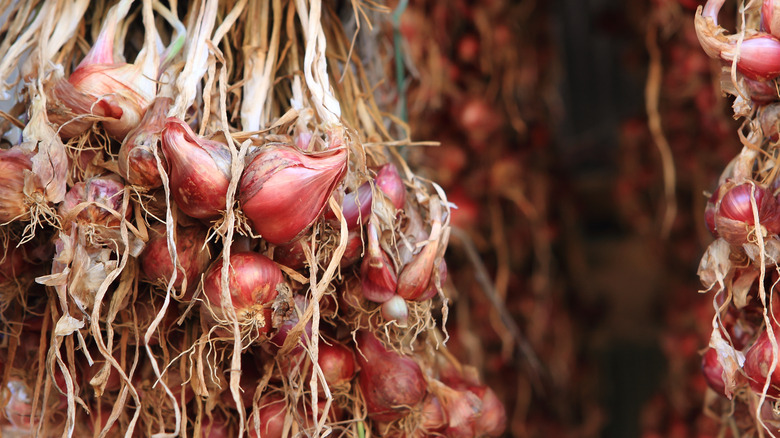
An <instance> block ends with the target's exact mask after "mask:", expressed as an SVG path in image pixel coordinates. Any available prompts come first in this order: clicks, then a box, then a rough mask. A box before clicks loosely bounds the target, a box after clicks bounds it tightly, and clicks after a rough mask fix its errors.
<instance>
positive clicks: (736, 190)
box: [715, 183, 780, 245]
mask: <svg viewBox="0 0 780 438" xmlns="http://www.w3.org/2000/svg"><path fill="white" fill-rule="evenodd" d="M751 199H755V203H756V207H757V209H758V219H759V222H760V223H761V225H762V226H763V227H764V228H766V230H767V231H768V232H769V233H770V234H776V233H777V232H778V231H780V211H778V206H777V201H776V200H775V198H774V197H773V196H772V194H771V193H769V191H768V190H767V189H766V188H764V187H762V186H759V185H758V184H752V183H742V184H738V185H735V186H733V187H731V188H730V189H728V190H727V191H726V192H725V193H724V194H723V197H722V198H721V200H720V202H719V203H718V209H717V212H716V214H715V227H716V230H717V232H718V235H719V236H720V237H723V238H724V239H726V241H727V242H729V243H731V244H732V245H742V244H743V243H746V242H747V241H748V238H749V234H750V233H751V232H752V230H753V225H754V223H755V221H754V216H753V207H752V203H751Z"/></svg>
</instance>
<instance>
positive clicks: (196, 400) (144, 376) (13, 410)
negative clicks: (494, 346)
mask: <svg viewBox="0 0 780 438" xmlns="http://www.w3.org/2000/svg"><path fill="white" fill-rule="evenodd" d="M0 3H2V4H3V10H4V11H6V13H7V14H8V15H7V17H8V19H7V20H6V22H5V24H3V26H2V29H0V31H2V37H3V41H2V43H0V55H2V56H0V59H2V61H0V91H1V92H2V93H4V96H5V98H6V99H7V101H8V102H10V103H11V105H9V106H8V107H7V109H6V111H4V112H3V113H2V116H3V118H2V120H3V121H2V123H0V128H2V132H3V137H2V138H3V142H2V144H0V243H2V252H1V254H2V257H1V258H0V292H2V299H0V309H1V310H2V318H0V324H2V327H3V330H2V342H0V371H1V372H0V376H1V377H0V378H1V379H2V381H1V382H0V383H1V385H0V407H2V409H0V430H1V431H2V434H9V435H11V436H15V435H30V434H32V435H36V436H87V435H92V436H135V435H142V436H152V435H155V436H179V435H181V436H196V437H197V436H209V437H218V436H246V435H249V436H262V437H282V436H303V435H306V436H326V435H329V434H330V435H332V436H354V437H362V436H366V435H369V434H371V433H373V434H377V435H380V436H420V437H423V436H453V437H468V436H498V435H500V434H502V433H503V430H504V428H505V423H506V413H505V411H504V407H503V406H502V405H501V403H500V402H499V401H498V399H497V397H496V395H495V393H493V391H492V390H491V389H490V388H488V387H487V386H485V385H484V384H482V383H481V381H480V378H479V376H478V375H477V373H476V371H475V370H473V369H471V368H469V367H466V366H462V365H461V364H460V363H458V361H457V360H455V359H454V358H453V357H452V356H451V355H450V354H449V353H448V352H447V350H446V347H445V346H444V342H445V340H446V336H445V335H444V333H446V331H445V330H442V328H443V327H444V324H445V322H446V317H447V293H446V291H445V287H444V286H445V282H446V279H447V269H446V264H445V262H444V259H443V256H444V252H445V250H446V248H447V243H448V238H449V221H450V207H451V204H450V203H448V201H447V198H446V195H445V193H444V191H443V190H441V188H440V187H439V186H437V185H436V184H435V183H434V182H431V181H427V180H424V179H422V178H419V177H417V176H415V174H414V173H413V172H412V170H411V169H410V168H409V167H408V166H407V164H406V162H405V161H404V160H403V158H402V155H401V154H399V153H398V152H397V150H396V149H395V148H397V147H398V145H408V144H410V141H409V140H408V137H409V135H408V132H407V131H408V129H407V128H406V126H405V125H404V124H403V123H400V122H398V121H397V120H398V119H396V118H394V117H392V116H391V115H390V114H386V113H383V112H382V111H381V109H380V108H379V107H378V106H377V104H376V102H375V101H374V97H373V95H372V90H373V83H372V80H371V79H370V78H368V77H367V76H366V73H365V70H364V68H363V65H362V63H361V60H360V59H359V58H358V57H357V55H355V54H354V53H353V51H352V50H351V48H350V36H348V35H346V34H345V32H344V29H343V27H342V22H341V20H340V19H339V12H341V11H338V10H335V9H334V8H336V7H337V5H335V4H333V3H331V2H324V3H323V2H321V1H319V0H309V1H306V0H296V1H284V0H272V1H262V0H239V1H220V0H202V1H199V2H192V3H186V2H182V3H181V4H180V3H179V2H177V1H175V0H170V1H159V0H138V1H133V0H119V1H118V2H114V1H107V2H106V1H95V2H88V1H85V0H73V1H66V0H42V1H37V2H36V1H33V2H14V1H7V2H0ZM371 7H372V9H373V10H372V11H371V13H370V14H368V13H365V12H364V13H361V14H358V15H355V16H354V18H355V19H357V20H367V19H369V18H370V19H372V20H373V19H376V20H382V19H384V18H383V17H384V16H386V15H387V13H388V12H389V9H388V8H386V7H384V6H382V5H379V4H374V3H372V6H371ZM345 8H346V9H348V10H349V11H352V8H351V7H349V6H348V5H347V6H345ZM364 24H370V23H364ZM360 37H361V38H366V37H368V38H374V36H371V35H363V34H361V36H360ZM11 60H13V62H12V61H11ZM366 61H367V62H368V61H370V62H381V60H373V59H372V60H366ZM397 138H401V141H397V140H396V139H397ZM766 199H769V198H768V197H767V198H766ZM773 206H774V204H772V205H771V206H770V207H773ZM770 207H767V208H768V209H769V208H770ZM771 211H772V212H773V211H774V210H771Z"/></svg>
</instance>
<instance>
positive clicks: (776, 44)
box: [721, 35, 780, 80]
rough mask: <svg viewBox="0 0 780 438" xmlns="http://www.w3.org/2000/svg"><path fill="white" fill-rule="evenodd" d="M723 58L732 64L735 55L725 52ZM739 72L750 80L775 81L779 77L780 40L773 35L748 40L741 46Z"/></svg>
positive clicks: (738, 62) (738, 63)
mask: <svg viewBox="0 0 780 438" xmlns="http://www.w3.org/2000/svg"><path fill="white" fill-rule="evenodd" d="M734 51H735V52H736V47H735V50H734ZM721 58H723V59H724V60H725V61H729V62H730V61H731V60H732V59H734V55H733V54H730V53H727V52H724V53H722V54H721ZM737 70H739V71H740V73H742V74H743V75H745V77H747V78H748V79H756V80H761V79H773V78H776V77H777V76H779V75H780V40H778V39H777V38H775V37H774V36H772V35H759V36H755V37H752V38H746V39H745V40H744V41H742V45H741V46H740V50H739V60H738V61H737Z"/></svg>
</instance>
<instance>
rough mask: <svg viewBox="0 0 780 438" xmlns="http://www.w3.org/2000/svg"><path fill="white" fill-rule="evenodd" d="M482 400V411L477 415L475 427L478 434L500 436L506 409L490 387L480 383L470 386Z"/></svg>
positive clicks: (503, 426)
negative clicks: (479, 384)
mask: <svg viewBox="0 0 780 438" xmlns="http://www.w3.org/2000/svg"><path fill="white" fill-rule="evenodd" d="M470 390H471V392H472V393H474V394H475V395H476V396H477V397H479V399H480V400H481V401H482V413H481V414H480V415H479V416H478V417H477V420H476V423H475V425H474V426H475V429H476V432H477V435H479V436H501V435H503V433H504V430H505V429H506V409H505V408H504V404H503V403H501V401H500V400H499V399H498V397H496V393H495V392H493V390H492V389H490V387H488V386H485V385H481V386H476V387H471V388H470Z"/></svg>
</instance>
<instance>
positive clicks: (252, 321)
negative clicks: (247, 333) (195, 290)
mask: <svg viewBox="0 0 780 438" xmlns="http://www.w3.org/2000/svg"><path fill="white" fill-rule="evenodd" d="M222 264H223V259H222V258H220V259H219V260H217V261H215V262H214V263H213V264H212V265H211V267H209V269H208V271H206V274H205V279H204V280H203V282H204V283H203V292H204V293H205V294H206V297H208V300H209V308H210V310H211V311H212V312H213V313H214V315H216V316H217V318H224V316H222V315H223V313H222V305H223V303H222V282H221V278H222ZM283 282H284V277H283V276H282V271H281V270H280V269H279V267H278V266H276V263H274V262H273V261H271V259H269V258H268V257H266V256H264V255H261V254H258V253H255V252H239V253H235V254H231V255H230V268H229V270H228V285H229V286H228V287H229V292H230V296H231V300H232V306H233V308H234V309H235V312H236V316H237V318H238V321H239V324H241V325H251V327H252V328H254V329H256V330H257V331H258V332H259V333H260V334H265V333H268V330H269V329H270V327H271V314H272V308H271V304H273V301H274V299H275V298H276V296H277V295H278V291H277V290H276V287H277V286H278V285H279V284H280V283H283ZM224 304H225V305H227V306H230V305H231V303H224Z"/></svg>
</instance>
